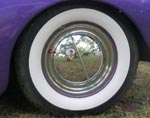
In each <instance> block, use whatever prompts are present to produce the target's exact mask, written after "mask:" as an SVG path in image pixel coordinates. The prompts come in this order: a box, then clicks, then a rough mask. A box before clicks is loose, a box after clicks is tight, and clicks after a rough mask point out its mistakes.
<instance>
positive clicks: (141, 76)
mask: <svg viewBox="0 0 150 118" xmlns="http://www.w3.org/2000/svg"><path fill="white" fill-rule="evenodd" d="M11 91H12V90H11ZM20 98H21V99H20ZM0 118H54V116H52V115H51V114H45V113H42V112H39V110H38V109H36V108H34V107H33V106H32V105H31V104H30V103H28V102H27V101H26V100H25V99H24V98H23V97H21V95H20V94H19V93H15V94H14V92H10V90H8V91H7V92H6V93H5V94H4V95H3V96H1V97H0ZM66 118H70V117H66ZM74 118H150V63H147V62H140V63H139V67H138V71H137V74H136V77H135V79H134V82H133V84H132V86H131V87H130V89H129V90H128V91H127V92H126V94H125V95H124V96H123V97H122V98H121V99H120V100H119V101H118V102H117V103H116V104H115V105H114V106H112V107H111V108H110V109H108V110H107V111H105V112H104V113H102V114H99V115H97V116H82V117H76V116H75V117H74Z"/></svg>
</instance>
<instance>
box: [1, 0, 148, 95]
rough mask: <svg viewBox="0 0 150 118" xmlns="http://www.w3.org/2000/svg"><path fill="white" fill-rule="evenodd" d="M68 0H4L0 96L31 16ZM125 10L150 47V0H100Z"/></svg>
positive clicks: (5, 85) (2, 3)
mask: <svg viewBox="0 0 150 118" xmlns="http://www.w3.org/2000/svg"><path fill="white" fill-rule="evenodd" d="M62 1H64V0H0V65H1V66H0V95H1V94H2V93H3V92H4V91H5V89H6V87H7V83H8V78H9V67H10V60H11V54H12V50H13V48H14V45H15V42H16V40H17V38H18V36H19V35H20V33H21V32H22V31H23V29H24V27H25V26H26V25H27V24H28V23H29V22H30V21H31V19H32V18H33V17H34V16H36V15H37V14H39V13H40V12H41V11H43V10H44V9H46V8H47V7H49V6H52V5H54V4H57V3H59V2H62ZM97 1H98V2H104V3H106V4H110V5H112V6H114V7H116V8H118V9H120V10H121V11H123V12H124V13H125V14H126V15H127V16H128V17H129V18H130V19H131V20H132V21H133V22H134V23H135V25H136V26H137V28H138V29H139V31H140V32H141V34H142V35H143V37H144V39H145V41H146V43H147V44H148V45H149V46H150V38H149V34H150V23H149V21H150V0H133V1H132V0H97Z"/></svg>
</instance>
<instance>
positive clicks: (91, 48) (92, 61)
mask: <svg viewBox="0 0 150 118" xmlns="http://www.w3.org/2000/svg"><path fill="white" fill-rule="evenodd" d="M116 65H117V51H116V47H115V45H114V43H113V40H112V39H111V36H110V35H109V34H108V33H107V32H106V31H105V30H104V29H102V28H101V27H99V26H97V25H95V24H93V23H88V22H74V23H70V24H67V25H64V26H63V27H61V28H59V29H58V30H57V31H56V32H55V33H54V34H53V35H52V36H51V37H50V38H49V40H48V41H47V43H46V45H45V48H44V50H43V58H42V67H43V72H44V74H45V77H46V79H47V81H48V83H49V84H50V86H52V87H53V88H54V89H55V90H56V91H58V92H60V93H61V94H63V95H66V96H70V97H85V96H89V95H91V94H95V93H96V92H98V91H100V90H102V89H103V88H104V87H105V86H106V85H107V84H108V83H109V81H111V79H112V76H113V74H114V70H115V68H116Z"/></svg>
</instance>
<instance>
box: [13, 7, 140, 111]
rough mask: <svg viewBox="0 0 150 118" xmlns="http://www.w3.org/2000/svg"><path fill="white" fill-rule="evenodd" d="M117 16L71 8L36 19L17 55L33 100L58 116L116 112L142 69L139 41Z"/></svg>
mask: <svg viewBox="0 0 150 118" xmlns="http://www.w3.org/2000/svg"><path fill="white" fill-rule="evenodd" d="M116 15H117V14H115V15H114V14H110V13H109V12H108V11H107V10H106V9H103V8H100V7H99V8H96V7H93V6H83V5H70V6H67V7H66V6H62V7H60V8H59V9H49V10H47V11H45V12H43V14H41V15H39V16H38V17H36V18H35V19H34V20H33V21H32V22H31V24H30V25H29V26H28V27H27V28H26V30H25V32H24V33H23V34H22V36H21V38H20V40H19V41H18V45H17V48H16V54H15V63H16V64H15V71H16V74H17V77H18V80H19V82H20V85H21V88H22V90H23V92H24V94H25V95H26V96H27V98H28V99H29V100H30V101H31V102H32V103H34V104H35V105H36V106H39V107H40V108H43V109H46V110H47V111H50V112H52V113H58V114H74V113H77V114H78V113H86V114H87V113H90V114H92V113H94V112H100V111H102V110H104V109H105V108H107V107H109V106H111V105H112V104H113V103H114V102H115V101H116V100H117V99H118V98H119V97H120V95H122V94H123V92H124V91H125V90H126V89H127V88H128V86H129V85H130V83H131V81H132V80H133V78H134V75H135V72H136V68H137V63H138V51H137V46H136V42H135V38H134V35H133V34H132V31H131V29H129V28H128V27H127V25H126V24H124V22H122V21H121V19H119V17H116ZM118 16H119V13H118Z"/></svg>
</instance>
